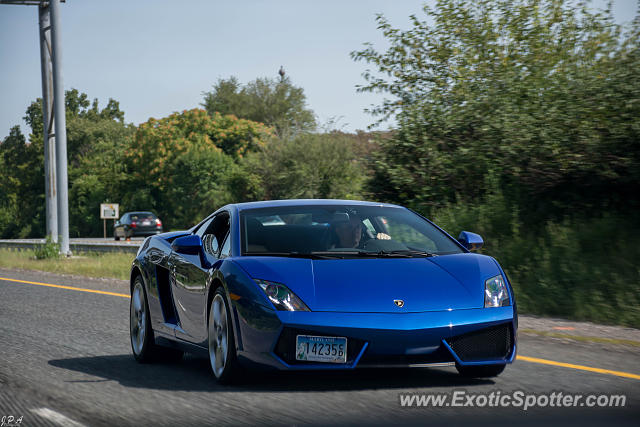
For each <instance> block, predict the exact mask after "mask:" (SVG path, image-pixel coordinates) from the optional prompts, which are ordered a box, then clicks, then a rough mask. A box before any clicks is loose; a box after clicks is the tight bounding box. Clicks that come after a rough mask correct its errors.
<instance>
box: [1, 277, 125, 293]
mask: <svg viewBox="0 0 640 427" xmlns="http://www.w3.org/2000/svg"><path fill="white" fill-rule="evenodd" d="M0 280H4V281H7V282H16V283H25V284H28V285H38V286H47V287H50V288H60V289H68V290H70V291H79V292H91V293H93V294H102V295H112V296H114V297H123V298H131V297H130V296H129V295H127V294H119V293H117V292H108V291H98V290H95V289H85V288H75V287H73V286H63V285H54V284H53V283H41V282H30V281H28V280H18V279H9V278H6V277H0Z"/></svg>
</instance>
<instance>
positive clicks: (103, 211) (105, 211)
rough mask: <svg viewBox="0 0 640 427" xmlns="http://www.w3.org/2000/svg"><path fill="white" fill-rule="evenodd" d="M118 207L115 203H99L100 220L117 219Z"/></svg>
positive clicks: (118, 214)
mask: <svg viewBox="0 0 640 427" xmlns="http://www.w3.org/2000/svg"><path fill="white" fill-rule="evenodd" d="M119 209H120V205H119V204H117V203H101V204H100V219H118V217H119V216H120V213H119V212H118V211H119Z"/></svg>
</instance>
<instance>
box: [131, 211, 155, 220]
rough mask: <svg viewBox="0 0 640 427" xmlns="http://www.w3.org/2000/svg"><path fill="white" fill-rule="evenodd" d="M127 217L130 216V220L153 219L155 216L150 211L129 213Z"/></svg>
mask: <svg viewBox="0 0 640 427" xmlns="http://www.w3.org/2000/svg"><path fill="white" fill-rule="evenodd" d="M129 218H131V221H144V220H149V221H155V219H156V216H155V215H154V214H152V213H151V212H136V213H131V214H129Z"/></svg>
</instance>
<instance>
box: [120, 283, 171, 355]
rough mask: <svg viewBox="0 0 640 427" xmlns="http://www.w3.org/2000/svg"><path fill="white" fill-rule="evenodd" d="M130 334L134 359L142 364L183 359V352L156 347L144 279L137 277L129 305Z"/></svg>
mask: <svg viewBox="0 0 640 427" xmlns="http://www.w3.org/2000/svg"><path fill="white" fill-rule="evenodd" d="M129 333H130V337H131V350H133V357H134V358H135V359H136V360H137V361H138V362H140V363H148V362H152V361H165V360H166V361H174V360H179V359H181V358H182V354H183V353H182V351H180V350H178V349H173V348H165V347H160V346H158V345H156V343H155V339H154V336H153V329H152V328H151V318H150V317H149V304H148V303H147V295H146V293H145V291H144V284H143V281H142V277H140V276H137V277H136V279H135V281H134V283H133V291H132V292H131V303H130V305H129Z"/></svg>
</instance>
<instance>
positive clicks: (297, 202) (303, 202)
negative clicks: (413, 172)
mask: <svg viewBox="0 0 640 427" xmlns="http://www.w3.org/2000/svg"><path fill="white" fill-rule="evenodd" d="M327 205H329V206H330V205H350V206H384V207H393V208H400V207H402V206H398V205H394V204H390V203H379V202H366V201H361V200H339V199H289V200H267V201H262V202H246V203H236V204H234V205H233V206H235V207H236V208H237V209H238V210H241V211H242V210H247V209H259V208H274V207H281V206H327Z"/></svg>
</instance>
